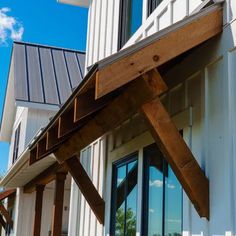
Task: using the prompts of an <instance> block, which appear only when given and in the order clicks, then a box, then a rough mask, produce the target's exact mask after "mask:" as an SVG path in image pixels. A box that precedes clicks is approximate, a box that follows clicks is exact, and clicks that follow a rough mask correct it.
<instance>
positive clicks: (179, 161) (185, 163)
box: [141, 98, 209, 219]
mask: <svg viewBox="0 0 236 236" xmlns="http://www.w3.org/2000/svg"><path fill="white" fill-rule="evenodd" d="M141 110H142V113H143V115H144V117H145V120H146V121H147V124H148V126H149V128H150V131H151V133H152V136H153V138H154V140H155V141H156V143H157V145H158V147H159V148H160V150H161V152H162V153H163V154H164V156H165V158H166V160H167V161H168V163H169V164H170V166H171V167H172V169H173V171H174V173H175V175H176V176H177V178H178V179H179V181H180V183H181V185H182V187H183V189H184V190H185V192H186V194H187V195H188V197H189V198H190V200H191V201H192V203H193V205H194V207H195V209H196V210H197V212H198V213H199V215H200V216H201V217H206V218H207V219H209V182H208V179H207V178H206V176H205V174H204V172H203V171H202V169H201V168H200V166H199V164H198V162H197V161H196V159H195V158H194V156H193V154H192V152H191V151H190V149H189V148H188V146H187V144H186V143H185V141H184V140H183V138H182V136H181V135H180V133H179V131H178V129H177V128H176V126H175V125H174V123H173V121H172V120H171V118H170V116H169V114H168V113H167V111H166V110H165V108H164V106H163V105H162V103H161V101H160V99H159V98H156V99H155V100H153V101H151V102H148V103H146V104H144V105H143V106H142V108H141Z"/></svg>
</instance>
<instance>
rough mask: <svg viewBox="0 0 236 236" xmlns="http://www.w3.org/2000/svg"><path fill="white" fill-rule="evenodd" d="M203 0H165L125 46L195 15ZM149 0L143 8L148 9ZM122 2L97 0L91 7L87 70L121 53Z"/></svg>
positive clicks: (94, 0)
mask: <svg viewBox="0 0 236 236" xmlns="http://www.w3.org/2000/svg"><path fill="white" fill-rule="evenodd" d="M201 2H202V1H201V0H174V1H173V0H164V1H163V2H162V3H161V4H160V5H159V6H158V7H157V9H156V10H155V11H154V12H153V13H152V14H151V15H150V16H149V17H148V19H145V15H146V14H145V15H144V14H143V15H144V17H143V24H142V26H141V27H140V28H139V29H138V31H137V32H136V33H135V34H134V35H133V36H132V37H131V39H129V41H128V42H127V43H126V45H125V46H124V47H127V46H129V45H132V44H133V43H135V42H137V41H139V40H141V39H143V38H145V37H147V36H149V35H151V34H153V33H155V32H157V31H158V30H161V29H163V28H165V27H167V26H169V25H170V24H172V23H175V22H177V21H179V20H181V19H183V18H184V17H185V16H186V15H188V14H189V13H191V12H192V11H193V10H194V9H195V8H196V7H197V6H198V5H199V4H200V3H201ZM146 5H147V0H144V3H143V6H145V8H146ZM119 8H120V1H119V0H93V1H91V4H90V8H89V24H88V34H87V37H88V38H87V55H86V67H88V66H91V65H92V64H94V63H95V62H97V61H98V60H101V59H103V58H104V57H107V56H110V55H111V54H113V53H115V52H117V50H118V34H119V33H118V30H119Z"/></svg>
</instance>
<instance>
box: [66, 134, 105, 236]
mask: <svg viewBox="0 0 236 236" xmlns="http://www.w3.org/2000/svg"><path fill="white" fill-rule="evenodd" d="M105 144H106V140H105V138H101V139H98V140H97V141H95V142H94V143H92V144H91V145H90V146H88V147H87V148H86V149H84V150H83V151H82V152H81V156H80V160H81V163H82V165H83V167H84V168H85V170H86V171H87V173H88V175H89V177H90V179H91V180H92V181H93V184H94V186H95V187H96V188H97V190H98V192H99V194H100V195H101V196H102V197H103V195H104V185H103V182H104V177H105V173H104V168H105V157H106V156H105ZM72 184H73V188H72V192H71V206H72V205H74V207H76V208H73V209H71V212H70V220H71V217H76V219H75V220H74V222H77V223H76V224H70V227H69V232H70V236H102V235H103V226H102V225H101V224H100V223H99V222H98V221H97V219H96V217H95V215H94V213H93V212H92V210H91V208H90V207H89V205H88V203H87V202H86V200H85V198H84V197H83V195H82V194H81V193H80V191H79V189H78V187H77V186H76V185H75V183H74V182H72ZM72 202H73V203H72ZM75 211H77V214H76V212H75Z"/></svg>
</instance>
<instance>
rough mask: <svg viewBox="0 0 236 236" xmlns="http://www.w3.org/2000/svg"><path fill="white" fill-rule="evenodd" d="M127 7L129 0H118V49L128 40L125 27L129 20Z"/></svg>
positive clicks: (128, 7)
mask: <svg viewBox="0 0 236 236" xmlns="http://www.w3.org/2000/svg"><path fill="white" fill-rule="evenodd" d="M129 9H130V2H129V0H120V9H119V27H118V51H119V50H120V49H121V48H122V47H123V46H124V45H125V43H126V42H127V41H128V40H129V38H128V39H127V37H128V36H127V28H126V27H127V25H128V21H129V17H128V16H129ZM131 37H132V36H131Z"/></svg>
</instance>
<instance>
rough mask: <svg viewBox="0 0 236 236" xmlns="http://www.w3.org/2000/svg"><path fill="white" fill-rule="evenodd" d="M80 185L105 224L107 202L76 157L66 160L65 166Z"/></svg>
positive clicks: (98, 217) (95, 212) (98, 216)
mask: <svg viewBox="0 0 236 236" xmlns="http://www.w3.org/2000/svg"><path fill="white" fill-rule="evenodd" d="M63 166H64V167H65V169H67V170H68V171H69V172H70V174H71V175H72V177H73V178H74V180H75V182H76V184H77V185H78V187H79V189H80V191H81V192H82V194H83V196H84V198H85V199H86V201H87V202H88V204H89V206H90V207H91V209H92V211H93V212H94V214H95V216H96V217H97V219H98V221H99V222H100V223H101V224H104V217H105V216H104V214H105V202H104V200H103V199H102V197H101V196H100V194H99V193H98V191H97V189H96V188H95V186H94V185H93V182H92V180H91V179H90V177H89V176H88V174H87V172H86V171H85V169H84V168H83V166H82V164H81V163H80V161H79V159H78V158H77V157H76V156H73V157H72V158H70V159H68V160H66V161H65V162H64V164H63Z"/></svg>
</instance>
